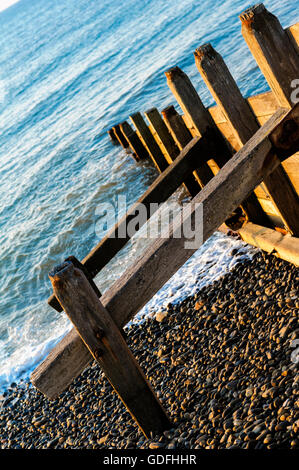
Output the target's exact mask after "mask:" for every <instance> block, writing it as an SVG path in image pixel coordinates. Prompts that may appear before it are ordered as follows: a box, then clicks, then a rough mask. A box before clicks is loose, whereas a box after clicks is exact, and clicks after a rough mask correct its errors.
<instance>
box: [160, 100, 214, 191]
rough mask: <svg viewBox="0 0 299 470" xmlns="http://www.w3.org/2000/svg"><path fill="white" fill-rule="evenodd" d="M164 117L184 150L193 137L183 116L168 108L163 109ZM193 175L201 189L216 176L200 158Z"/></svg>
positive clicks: (170, 107)
mask: <svg viewBox="0 0 299 470" xmlns="http://www.w3.org/2000/svg"><path fill="white" fill-rule="evenodd" d="M162 116H163V118H164V121H165V123H166V125H167V127H168V129H169V131H170V133H171V135H172V136H173V138H174V140H175V142H176V144H177V145H178V147H179V148H180V149H183V148H184V147H185V146H186V145H187V144H188V143H189V142H190V140H192V135H191V132H190V131H189V129H188V128H187V126H186V124H185V123H184V120H183V118H182V116H180V115H179V114H178V112H177V111H176V109H175V108H174V106H167V108H165V109H163V110H162ZM193 174H194V176H195V178H196V181H195V183H199V185H200V188H203V187H204V186H205V185H206V184H208V182H209V181H210V180H211V179H212V178H213V176H214V174H213V172H212V170H211V168H210V167H209V165H208V164H207V162H206V160H205V162H202V161H200V157H199V162H198V169H196V171H195V172H194V173H193ZM191 181H192V180H191ZM200 188H199V189H200ZM199 189H197V187H196V186H195V187H194V189H193V190H192V191H194V190H195V191H196V190H197V192H198V191H199Z"/></svg>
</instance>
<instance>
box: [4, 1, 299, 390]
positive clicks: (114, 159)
mask: <svg viewBox="0 0 299 470" xmlns="http://www.w3.org/2000/svg"><path fill="white" fill-rule="evenodd" d="M0 2H1V0H0ZM264 3H265V5H266V7H267V8H268V9H269V10H270V11H272V12H273V13H274V14H276V15H277V16H278V17H279V19H280V21H281V23H282V24H283V26H288V25H290V24H292V23H294V22H296V21H298V14H297V13H296V7H297V1H296V0H290V1H288V2H287V1H281V0H274V1H265V2H264ZM248 6H250V5H249V4H248V2H247V1H243V0H237V1H233V0H214V1H211V0H203V1H201V2H197V1H194V0H180V1H179V2H176V1H164V0H134V1H133V0H126V1H122V0H117V1H116V0H109V1H108V0H102V1H101V2H99V1H96V0H59V1H58V0H51V1H49V0H20V1H19V2H18V3H16V4H15V5H13V6H12V7H10V8H8V9H7V10H5V11H2V12H1V13H0V32H1V33H0V127H1V130H0V141H1V145H0V179H1V185H0V201H1V205H0V233H1V243H0V279H1V280H0V298H1V304H0V388H3V387H5V386H7V384H9V383H10V382H11V381H12V380H17V379H18V378H20V377H26V376H28V374H29V372H30V371H31V370H32V368H34V367H35V366H36V365H37V364H38V363H39V362H40V361H41V360H42V359H43V358H44V357H45V355H46V354H47V352H48V351H49V350H50V349H51V347H52V346H53V345H54V344H55V343H57V341H58V340H59V339H60V338H61V337H62V336H63V335H64V333H65V332H66V331H67V330H68V329H69V328H70V323H69V321H68V320H67V318H66V316H65V315H64V314H63V313H61V314H59V313H57V312H55V311H53V310H52V309H50V308H49V307H48V306H47V304H46V299H47V297H48V295H49V293H50V291H51V289H50V282H49V280H48V272H49V270H50V269H51V268H52V267H53V266H54V265H55V264H57V263H59V262H60V261H61V260H62V259H64V258H65V257H66V256H69V255H71V254H73V255H75V256H77V257H78V258H79V259H81V258H83V257H84V256H85V255H86V254H87V253H88V251H89V250H90V249H91V248H92V247H93V246H94V245H95V244H96V243H97V242H98V241H99V240H98V237H97V235H96V233H95V213H96V208H97V207H98V205H99V204H100V203H102V202H105V201H113V200H114V199H115V197H116V196H117V195H126V196H127V198H128V201H129V202H130V203H132V202H133V201H134V200H135V199H136V198H137V197H139V196H140V195H141V194H142V192H143V191H144V190H145V189H146V188H147V187H148V185H149V184H150V183H151V182H152V181H153V180H154V178H155V177H156V172H155V170H154V169H153V167H152V166H151V165H150V164H149V163H139V164H136V163H135V162H134V160H133V159H132V158H130V157H129V156H128V155H126V154H125V153H124V152H123V151H121V150H120V148H119V147H114V146H112V145H111V143H110V141H109V139H108V137H107V130H108V129H109V128H110V127H111V126H112V125H114V124H115V123H118V122H121V121H122V120H124V119H126V118H127V117H128V115H129V114H131V113H132V112H134V111H144V110H146V109H148V108H150V107H153V106H157V107H158V108H159V109H162V107H165V106H166V105H168V104H175V101H174V98H173V97H172V96H171V93H170V91H169V89H168V88H167V85H166V79H165V76H164V71H165V70H167V69H168V68H169V67H171V66H174V65H179V66H180V67H181V68H182V69H183V70H184V71H185V72H186V73H187V74H188V75H189V77H190V78H191V80H192V82H193V83H194V85H195V87H196V88H197V90H198V92H199V93H200V95H201V97H202V99H203V101H204V103H205V104H206V105H211V104H212V103H213V101H212V99H211V96H210V94H209V92H208V90H207V88H206V87H205V85H204V83H203V82H202V80H201V78H200V76H199V73H198V72H197V69H196V67H195V64H194V58H193V51H194V49H195V48H196V47H198V46H199V45H201V44H203V43H204V42H211V43H212V44H213V46H214V47H215V48H216V49H217V50H218V51H219V52H220V53H221V54H222V55H223V57H224V59H225V60H226V62H227V64H228V66H229V68H230V70H231V71H232V73H233V75H234V77H235V78H236V80H237V83H238V85H239V86H240V88H241V90H242V92H243V93H244V95H246V96H249V95H251V94H256V93H259V92H262V91H266V90H267V89H268V88H267V84H266V83H265V80H264V79H263V77H262V76H261V73H260V71H259V69H258V68H257V66H256V64H255V62H254V60H253V58H252V56H251V55H250V52H249V50H248V48H247V46H246V44H245V42H244V41H243V39H242V36H241V28H240V21H239V19H238V14H239V13H241V12H242V11H243V10H244V9H245V8H247V7H248ZM144 243H145V242H143V241H142V240H135V241H133V242H132V243H131V244H129V245H128V247H126V249H125V250H123V251H122V252H121V253H120V254H119V255H118V256H117V257H116V259H115V260H113V262H111V263H110V264H109V265H108V266H107V268H105V269H104V270H103V272H102V273H101V274H100V275H99V276H98V278H97V283H98V284H99V286H100V288H101V291H102V292H103V291H104V290H105V289H107V287H108V286H109V285H110V284H111V283H112V282H113V281H114V280H115V279H117V277H118V276H119V274H120V273H121V272H122V271H123V270H124V269H125V267H126V266H128V265H129V264H130V263H131V262H132V260H133V259H134V257H136V256H137V254H138V253H140V252H141V250H142V248H143V247H144V246H145V245H144ZM213 243H214V245H213ZM213 243H211V244H210V245H209V247H208V250H204V251H202V252H201V253H200V256H201V257H202V258H200V257H199V258H198V260H197V264H198V263H200V262H202V263H203V261H201V260H203V259H205V262H204V263H203V265H205V263H206V262H207V260H206V258H204V256H207V255H206V252H207V251H208V252H209V256H210V257H211V258H213V254H214V255H215V254H217V250H220V252H221V253H220V252H219V253H218V254H217V256H218V257H219V259H220V258H221V259H222V261H223V263H224V264H225V265H226V266H227V267H228V266H229V265H230V263H231V260H230V258H229V256H228V255H227V253H228V251H229V249H230V247H231V243H232V242H229V241H225V240H223V238H221V235H216V236H215V237H214V238H213ZM219 247H221V249H220V248H219ZM223 263H222V264H223ZM192 266H193V268H194V264H193V265H192ZM193 268H192V269H193ZM192 269H191V271H188V273H187V274H186V278H185V281H186V282H185V283H186V285H187V284H188V282H189V284H190V279H188V277H190V276H191V275H193V274H194V276H195V273H193V271H192ZM205 271H206V269H205ZM190 273H191V274H190ZM192 273H193V274H192ZM215 273H219V270H217V267H216V268H215ZM212 277H213V276H212ZM181 281H182V280H181ZM190 285H194V282H193V284H192V282H191V284H190ZM165 292H166V291H165ZM166 293H167V295H168V294H169V291H167V292H166ZM164 297H165V295H164Z"/></svg>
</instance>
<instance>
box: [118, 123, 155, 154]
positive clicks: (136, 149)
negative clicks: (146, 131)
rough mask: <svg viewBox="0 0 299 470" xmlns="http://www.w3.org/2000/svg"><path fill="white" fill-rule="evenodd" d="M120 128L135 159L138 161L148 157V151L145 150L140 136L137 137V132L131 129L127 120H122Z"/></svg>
mask: <svg viewBox="0 0 299 470" xmlns="http://www.w3.org/2000/svg"><path fill="white" fill-rule="evenodd" d="M120 129H121V131H122V133H123V135H124V136H125V137H126V139H127V141H128V143H129V145H130V147H131V149H132V151H133V153H134V155H135V160H137V161H139V160H144V159H145V158H149V154H148V151H147V150H146V148H145V147H144V145H143V143H142V142H141V140H140V138H139V137H138V135H137V132H136V131H134V130H133V129H132V127H131V126H130V124H129V123H128V122H127V121H124V122H123V123H121V124H120Z"/></svg>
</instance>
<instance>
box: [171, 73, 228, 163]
mask: <svg viewBox="0 0 299 470" xmlns="http://www.w3.org/2000/svg"><path fill="white" fill-rule="evenodd" d="M165 75H166V78H167V85H168V87H169V88H170V90H171V92H172V93H173V95H174V96H175V98H176V100H177V102H178V104H179V105H180V107H181V108H182V110H183V113H184V115H185V116H187V118H188V120H189V122H191V123H192V125H193V127H194V129H195V131H196V134H197V135H203V134H204V133H206V132H207V131H208V130H210V131H211V130H212V131H213V138H212V137H211V140H212V141H213V142H214V145H215V151H214V155H213V159H214V160H215V162H216V163H217V165H218V167H219V168H221V167H222V166H223V165H224V164H225V163H226V162H227V161H228V160H229V158H230V157H231V152H230V149H229V146H228V145H227V143H226V142H225V139H224V137H223V136H222V134H221V132H220V131H219V130H218V128H217V126H216V124H215V123H214V121H213V119H212V116H211V115H210V113H209V111H208V110H207V109H206V107H205V106H204V104H203V103H202V101H201V99H200V96H199V95H198V93H197V91H196V90H195V88H194V86H193V84H192V82H191V80H190V79H189V77H188V75H186V74H185V72H183V70H181V69H180V68H179V67H177V66H176V67H172V68H170V69H169V70H167V71H166V72H165Z"/></svg>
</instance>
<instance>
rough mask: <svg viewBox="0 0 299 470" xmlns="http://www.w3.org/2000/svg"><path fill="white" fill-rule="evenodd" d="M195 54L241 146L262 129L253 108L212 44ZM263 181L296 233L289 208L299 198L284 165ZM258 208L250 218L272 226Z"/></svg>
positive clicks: (294, 218)
mask: <svg viewBox="0 0 299 470" xmlns="http://www.w3.org/2000/svg"><path fill="white" fill-rule="evenodd" d="M194 55H195V62H196V65H197V68H198V70H199V72H200V74H201V76H202V78H203V79H204V81H205V83H206V85H207V87H208V89H209V90H210V92H211V94H212V96H213V98H214V100H215V101H216V103H217V104H218V106H219V108H220V109H221V111H222V112H223V114H224V116H225V117H226V119H227V121H228V122H229V123H230V125H231V128H232V131H233V133H234V136H235V137H236V139H237V142H238V145H239V148H241V147H242V146H243V145H244V144H245V143H246V142H247V141H248V140H249V139H250V138H251V137H252V136H253V135H254V134H255V132H256V131H257V130H258V128H259V125H258V123H257V121H256V118H255V116H254V114H253V111H252V109H251V108H250V106H249V104H248V103H247V101H246V100H245V99H244V98H243V96H242V94H241V92H240V90H239V88H238V86H237V84H236V82H235V80H234V78H233V76H232V75H231V73H230V71H229V69H228V67H227V65H226V64H225V62H224V60H223V59H222V57H221V55H220V54H218V52H216V51H215V49H213V47H212V46H211V44H204V45H203V46H201V47H199V48H198V49H196V51H195V53H194ZM264 184H265V186H266V190H267V191H268V193H269V195H270V197H271V198H272V201H273V202H274V204H275V206H276V207H277V210H278V212H279V213H280V215H281V218H282V220H283V221H284V223H285V225H286V227H287V228H288V230H289V231H291V232H292V233H295V232H296V231H297V230H299V218H298V216H296V211H294V212H292V211H290V207H294V208H295V207H297V208H298V210H299V201H298V196H297V193H296V191H295V190H294V188H293V186H292V184H291V182H290V180H289V178H288V176H287V174H286V172H285V171H284V169H283V167H282V166H281V165H280V166H279V167H278V168H277V169H276V170H275V171H274V172H273V173H271V174H270V175H269V176H268V177H267V178H266V179H265V180H264ZM249 202H250V201H249ZM246 206H247V212H248V200H247V201H245V206H244V209H245V210H246ZM256 207H257V206H256V205H255V206H254V207H253V210H250V212H249V214H250V219H251V220H252V221H253V222H254V223H256V224H258V225H266V226H268V227H269V226H271V224H270V221H269V220H267V217H266V214H265V213H264V212H263V211H262V209H261V211H260V213H259V212H257V210H256ZM297 213H298V212H297Z"/></svg>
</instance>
